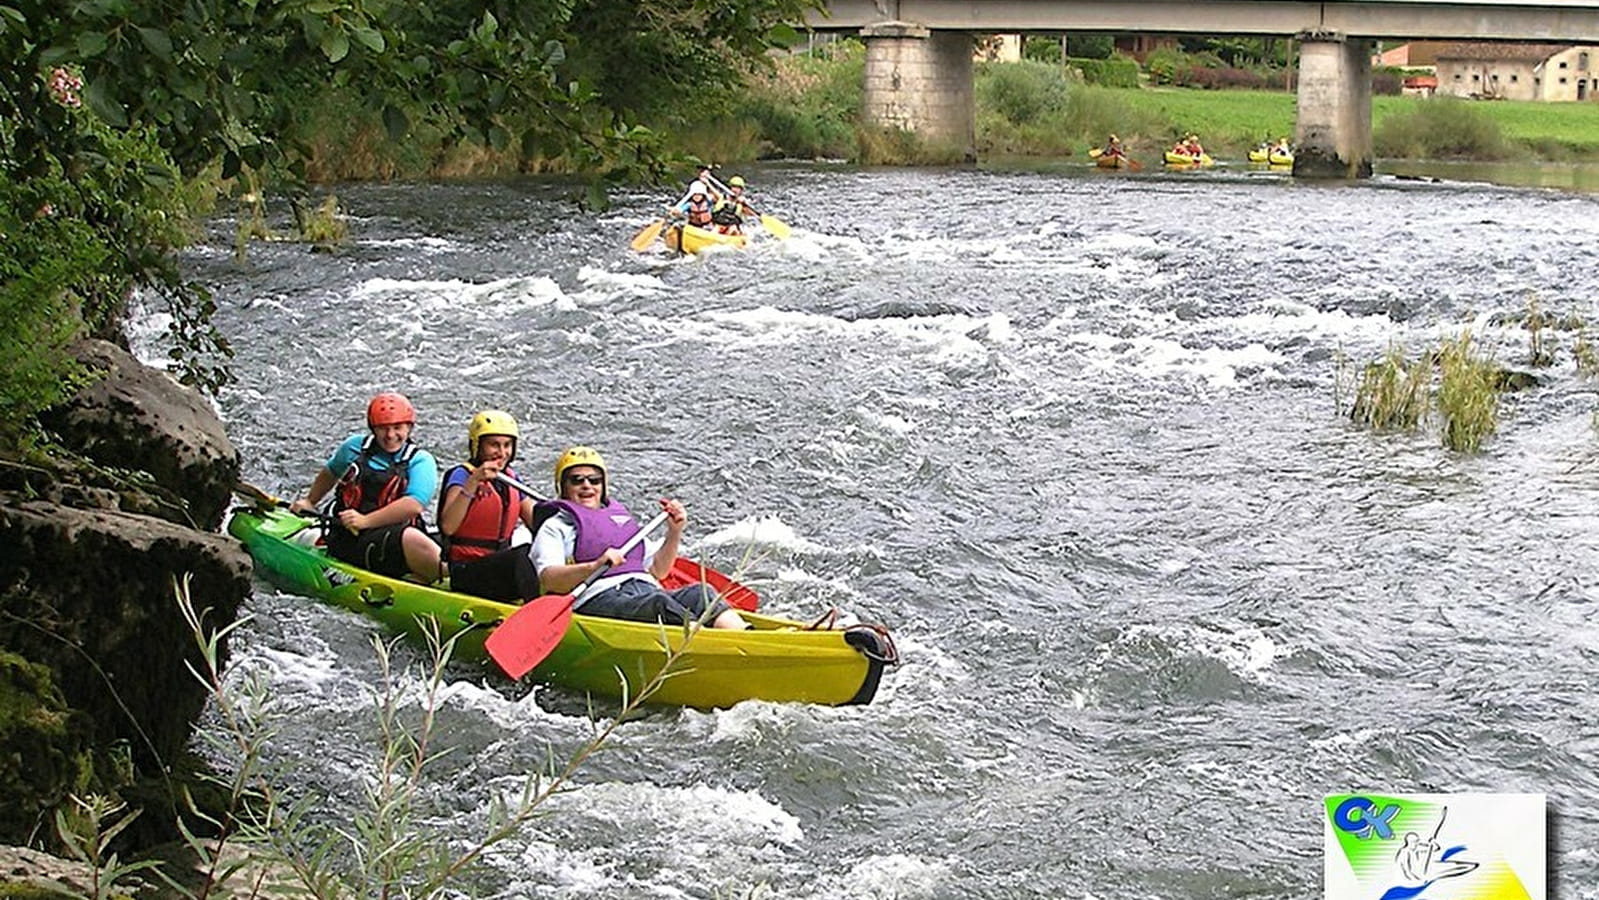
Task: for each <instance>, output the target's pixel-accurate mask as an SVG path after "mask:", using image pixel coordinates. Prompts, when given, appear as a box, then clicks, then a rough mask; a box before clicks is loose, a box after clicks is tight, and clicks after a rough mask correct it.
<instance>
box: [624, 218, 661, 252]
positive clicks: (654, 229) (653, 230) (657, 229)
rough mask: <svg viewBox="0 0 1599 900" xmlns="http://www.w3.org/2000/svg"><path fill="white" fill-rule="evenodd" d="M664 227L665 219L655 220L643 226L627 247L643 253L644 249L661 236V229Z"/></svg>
mask: <svg viewBox="0 0 1599 900" xmlns="http://www.w3.org/2000/svg"><path fill="white" fill-rule="evenodd" d="M665 226H666V220H665V219H656V220H655V221H653V222H651V223H650V224H648V225H645V226H644V228H643V229H642V230H640V231H639V233H638V234H636V235H634V236H633V240H632V241H630V242H629V243H628V246H629V247H632V248H633V249H634V250H638V251H643V250H644V249H645V248H647V247H649V245H651V244H653V243H655V239H656V238H658V237H660V236H661V229H662V228H664V227H665Z"/></svg>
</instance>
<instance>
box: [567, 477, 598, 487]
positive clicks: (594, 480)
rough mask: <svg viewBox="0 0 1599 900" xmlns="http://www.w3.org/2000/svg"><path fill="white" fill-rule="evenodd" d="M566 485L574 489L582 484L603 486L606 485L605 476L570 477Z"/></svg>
mask: <svg viewBox="0 0 1599 900" xmlns="http://www.w3.org/2000/svg"><path fill="white" fill-rule="evenodd" d="M566 483H567V484H570V485H572V486H574V487H576V486H577V485H580V484H592V485H601V484H604V483H605V476H604V475H568V476H566Z"/></svg>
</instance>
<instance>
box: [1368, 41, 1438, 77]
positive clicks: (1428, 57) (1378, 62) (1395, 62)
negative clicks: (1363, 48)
mask: <svg viewBox="0 0 1599 900" xmlns="http://www.w3.org/2000/svg"><path fill="white" fill-rule="evenodd" d="M1450 46H1453V45H1452V44H1450V42H1448V41H1411V42H1409V43H1408V44H1400V45H1399V46H1397V47H1394V48H1393V49H1391V50H1384V51H1383V52H1381V53H1375V54H1372V57H1371V64H1372V65H1373V66H1382V67H1384V68H1394V69H1410V70H1412V71H1414V70H1418V69H1419V70H1424V71H1427V72H1431V71H1434V70H1436V69H1437V67H1438V51H1440V50H1443V49H1444V48H1446V47H1450Z"/></svg>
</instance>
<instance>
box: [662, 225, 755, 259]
mask: <svg viewBox="0 0 1599 900" xmlns="http://www.w3.org/2000/svg"><path fill="white" fill-rule="evenodd" d="M661 238H662V239H663V240H665V241H666V246H668V247H670V248H672V249H673V250H676V251H677V252H679V253H699V252H700V251H702V250H705V249H708V248H710V247H743V246H744V245H746V244H748V243H749V238H747V237H745V236H744V235H742V234H722V233H721V232H719V231H709V230H707V229H704V228H698V227H696V226H693V225H673V226H671V227H670V228H668V229H666V231H665V233H663V234H662V235H661Z"/></svg>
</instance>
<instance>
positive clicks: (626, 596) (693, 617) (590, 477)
mask: <svg viewBox="0 0 1599 900" xmlns="http://www.w3.org/2000/svg"><path fill="white" fill-rule="evenodd" d="M555 486H556V490H557V492H558V496H559V497H560V499H559V500H548V501H544V502H542V503H540V504H538V507H539V509H538V517H539V521H540V524H539V527H538V529H537V531H536V532H535V534H534V537H533V565H534V567H535V568H537V569H538V573H539V580H540V581H541V582H542V583H543V585H544V590H545V591H547V592H549V593H566V592H569V591H572V590H574V589H576V588H577V586H578V585H579V584H581V583H582V582H583V579H585V578H587V577H589V576H590V575H592V574H594V572H596V571H597V570H599V568H600V567H601V566H602V565H609V566H610V567H611V568H610V569H609V570H608V571H607V572H606V573H605V575H604V576H602V577H601V578H600V579H599V580H598V581H595V582H594V583H593V585H591V586H590V587H589V589H588V592H587V593H585V594H584V595H583V596H581V597H579V598H577V604H576V605H575V606H574V607H573V608H574V609H575V610H576V611H577V612H580V613H583V614H584V615H590V616H606V617H608V618H613V619H629V620H632V621H635V622H664V623H666V624H669V625H681V624H683V623H684V622H707V621H708V622H710V623H711V624H712V625H713V626H714V627H717V628H748V627H749V625H748V624H747V623H746V622H745V621H744V619H743V618H742V617H741V616H739V614H738V612H737V611H735V610H733V609H732V608H731V607H729V606H728V605H727V604H726V603H725V602H723V601H722V600H721V599H719V598H718V597H717V596H716V591H714V590H712V589H711V587H710V586H709V585H704V584H691V585H688V586H686V587H681V588H678V589H677V590H675V591H667V590H666V589H665V588H663V587H662V586H661V582H660V579H662V578H665V577H666V574H667V573H668V572H670V571H671V569H672V563H673V561H675V560H676V559H677V546H678V542H679V541H680V540H681V539H682V536H683V526H684V525H685V524H687V522H688V514H687V513H686V512H685V511H684V509H683V504H681V503H679V502H677V501H676V500H662V501H661V509H663V510H665V511H666V516H667V519H666V537H665V538H663V539H661V540H650V539H646V540H645V541H644V543H643V544H641V545H639V546H637V547H634V548H633V549H632V550H631V551H629V552H628V553H627V555H626V556H623V555H622V553H620V552H619V551H618V550H617V549H616V548H618V547H621V546H622V545H623V544H625V543H627V540H628V538H631V537H632V536H633V535H634V534H637V533H638V530H639V528H640V527H641V526H640V524H639V522H638V520H636V519H634V518H633V514H632V513H630V512H628V510H627V507H625V506H623V505H622V504H621V502H620V501H618V500H616V499H614V498H613V497H611V495H610V489H609V486H608V485H607V483H606V470H605V460H604V459H603V458H601V456H600V454H599V453H597V452H596V451H595V450H593V449H592V448H590V447H573V448H571V449H569V450H567V451H566V452H565V453H563V454H561V458H560V459H558V460H556V463H555Z"/></svg>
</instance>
